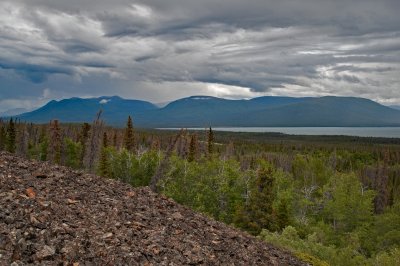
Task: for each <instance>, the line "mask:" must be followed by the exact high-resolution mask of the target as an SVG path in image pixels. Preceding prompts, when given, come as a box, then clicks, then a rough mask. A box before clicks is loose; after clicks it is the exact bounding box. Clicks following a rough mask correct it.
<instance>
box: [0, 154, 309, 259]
mask: <svg viewBox="0 0 400 266" xmlns="http://www.w3.org/2000/svg"><path fill="white" fill-rule="evenodd" d="M0 184H1V186H0V210H1V212H0V254H1V256H0V265H11V264H12V263H13V262H15V264H16V265H26V264H29V265H60V264H61V265H72V264H74V265H76V264H79V265H198V264H204V265H306V264H305V263H302V262H300V261H299V260H298V259H296V258H295V257H293V256H292V255H291V254H289V253H288V252H285V251H282V250H280V249H278V248H275V247H273V246H271V245H269V244H267V243H265V242H262V241H261V240H258V239H256V238H255V237H252V236H250V235H248V234H246V233H243V232H241V231H239V230H236V229H233V228H231V227H229V226H227V225H225V224H222V223H220V222H216V221H214V220H211V219H210V218H207V217H206V216H203V215H200V214H198V213H195V212H193V211H191V210H189V209H188V208H185V207H183V206H181V205H179V204H177V203H175V202H174V201H172V200H170V199H167V198H166V197H164V196H160V195H157V194H155V193H153V192H151V191H150V190H149V189H148V188H138V189H134V188H132V187H130V186H129V185H127V184H124V183H121V182H118V181H116V180H112V179H106V178H101V177H98V176H94V175H89V174H83V173H82V172H76V171H72V170H70V169H68V168H65V167H61V166H51V165H49V164H48V163H40V162H35V161H27V160H23V159H21V158H18V157H15V156H12V155H10V154H7V153H0Z"/></svg>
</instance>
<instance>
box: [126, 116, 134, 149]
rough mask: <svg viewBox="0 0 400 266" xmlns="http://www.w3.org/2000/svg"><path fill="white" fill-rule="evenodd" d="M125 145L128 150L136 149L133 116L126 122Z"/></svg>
mask: <svg viewBox="0 0 400 266" xmlns="http://www.w3.org/2000/svg"><path fill="white" fill-rule="evenodd" d="M124 146H125V148H126V149H127V150H128V151H134V150H135V135H134V132H133V123H132V118H131V116H129V117H128V121H127V123H126V128H125V135H124Z"/></svg>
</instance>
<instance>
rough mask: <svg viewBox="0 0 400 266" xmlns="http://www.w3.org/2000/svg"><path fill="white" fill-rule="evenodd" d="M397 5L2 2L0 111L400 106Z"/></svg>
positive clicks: (366, 1) (288, 0)
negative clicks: (187, 102) (192, 101)
mask: <svg viewBox="0 0 400 266" xmlns="http://www.w3.org/2000/svg"><path fill="white" fill-rule="evenodd" d="M398 10H400V2H399V1H397V0H381V1H375V0H354V1H350V2H349V1H347V0H346V1H345V0H325V1H319V0H301V1H292V0H280V1H266V0H248V1H239V0H225V1H214V0H213V1H211V0H203V1H192V0H168V1H158V0H157V1H156V0H146V1H145V0H137V1H134V0H114V1H108V0H107V1H106V0H96V1H94V0H92V1H89V0H69V1H61V0H58V1H56V0H12V1H11V0H3V1H2V2H1V3H0V111H2V110H4V109H8V108H14V107H21V106H20V105H24V106H26V107H28V108H32V107H35V106H37V105H40V104H43V103H44V102H46V101H48V100H49V99H58V98H64V97H71V96H81V97H89V96H99V95H114V94H118V95H121V96H124V97H128V98H141V99H148V100H152V101H154V102H165V101H169V100H172V99H175V98H179V97H183V96H188V95H194V94H208V95H215V96H221V97H229V98H243V97H256V96H260V95H289V96H319V95H346V96H347V95H348V96H360V97H366V98H371V99H373V100H377V101H379V102H382V103H385V104H400V87H399V85H400V75H399V73H400V26H399V25H400V16H398V14H397V13H398Z"/></svg>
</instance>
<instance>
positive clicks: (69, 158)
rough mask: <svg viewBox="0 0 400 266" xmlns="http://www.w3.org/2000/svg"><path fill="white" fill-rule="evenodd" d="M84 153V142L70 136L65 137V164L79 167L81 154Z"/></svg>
mask: <svg viewBox="0 0 400 266" xmlns="http://www.w3.org/2000/svg"><path fill="white" fill-rule="evenodd" d="M81 153H82V144H81V143H80V142H75V141H73V140H72V139H70V138H66V139H65V157H66V159H65V164H66V165H67V166H69V167H72V168H75V169H78V168H79V167H80V166H81V164H80V156H81Z"/></svg>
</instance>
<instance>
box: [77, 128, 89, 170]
mask: <svg viewBox="0 0 400 266" xmlns="http://www.w3.org/2000/svg"><path fill="white" fill-rule="evenodd" d="M89 131H90V124H89V123H83V125H82V128H81V132H80V133H79V143H80V144H81V145H82V151H81V154H80V165H81V166H83V159H84V158H85V154H86V142H87V140H88V139H89Z"/></svg>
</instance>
